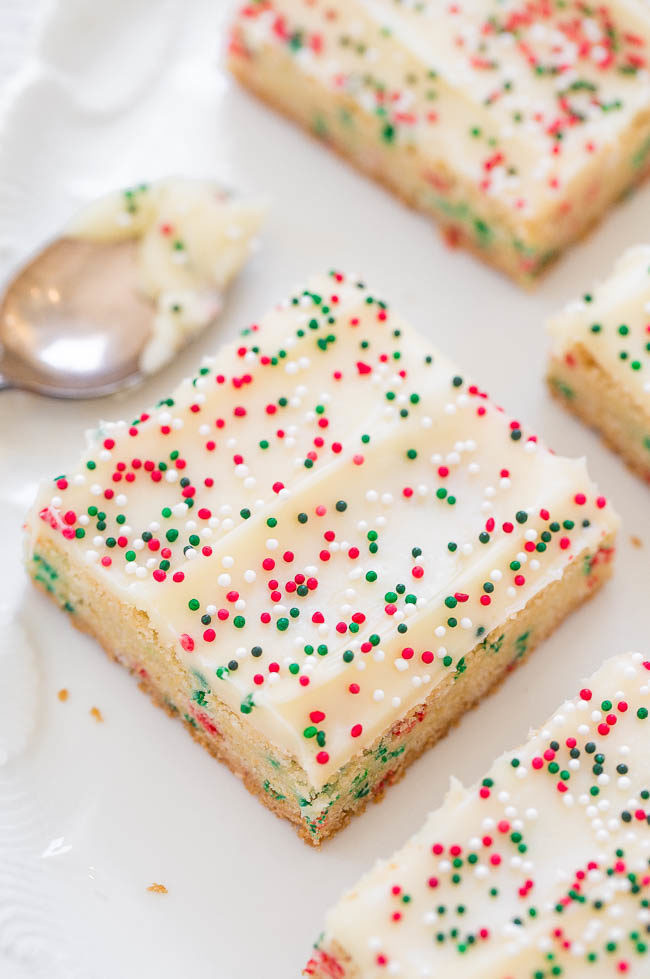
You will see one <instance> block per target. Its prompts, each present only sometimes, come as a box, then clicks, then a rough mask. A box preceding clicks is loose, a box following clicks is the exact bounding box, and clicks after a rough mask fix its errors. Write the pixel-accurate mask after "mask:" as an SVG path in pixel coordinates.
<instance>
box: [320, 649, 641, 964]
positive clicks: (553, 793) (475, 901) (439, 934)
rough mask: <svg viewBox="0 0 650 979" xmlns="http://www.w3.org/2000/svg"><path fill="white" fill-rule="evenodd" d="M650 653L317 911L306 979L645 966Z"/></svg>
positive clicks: (603, 680)
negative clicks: (320, 925)
mask: <svg viewBox="0 0 650 979" xmlns="http://www.w3.org/2000/svg"><path fill="white" fill-rule="evenodd" d="M649 709H650V661H648V660H646V659H644V657H643V656H642V655H641V654H633V653H628V654H624V655H620V656H615V657H613V658H612V659H609V660H607V661H606V662H605V663H604V664H603V666H602V667H601V668H600V669H599V670H598V671H597V673H595V675H594V676H593V677H591V679H590V680H588V681H586V683H585V685H584V686H583V687H582V689H581V690H580V691H579V693H577V694H576V696H575V697H573V698H572V699H570V700H566V701H565V702H564V703H563V704H561V705H560V707H559V708H558V709H557V711H556V712H555V714H554V715H553V716H552V717H550V718H549V720H548V721H547V723H546V725H545V726H544V727H542V728H541V729H539V730H538V731H537V732H535V733H534V734H532V735H531V736H530V737H529V738H528V740H527V741H526V743H525V744H524V745H523V746H522V747H520V748H517V749H516V750H515V751H508V752H506V753H505V754H503V755H501V757H500V758H498V759H497V760H496V761H495V763H494V764H493V766H492V768H491V769H490V770H489V772H488V773H487V775H486V777H485V778H484V779H482V781H481V782H480V783H479V784H478V785H474V786H473V787H472V788H470V789H466V788H464V787H463V786H462V785H461V784H460V783H459V782H458V781H456V780H453V779H452V782H451V786H450V789H449V792H448V794H447V796H446V798H445V800H444V802H443V804H442V806H441V807H440V808H439V809H438V810H436V811H435V812H433V813H431V814H430V816H429V817H428V819H427V821H426V823H425V825H424V826H423V827H422V829H421V830H420V831H419V832H418V833H416V834H415V836H413V837H412V838H411V839H410V840H409V842H408V843H406V845H405V846H404V847H402V849H401V850H399V851H398V852H397V853H396V854H395V855H394V856H393V857H391V858H390V859H388V860H382V861H379V862H378V863H377V864H376V865H375V867H374V868H373V869H372V870H371V871H370V872H369V873H368V874H367V875H366V876H365V877H363V878H362V879H361V880H360V881H359V883H358V884H357V885H356V887H354V888H353V889H352V890H350V891H348V893H347V894H345V896H344V897H343V898H342V899H341V900H340V902H339V903H338V905H337V906H336V907H335V908H333V909H332V910H331V911H330V913H329V915H328V917H327V926H326V930H325V934H324V937H323V938H322V939H321V940H320V942H319V946H318V947H317V949H316V951H315V954H314V956H313V957H312V959H311V960H310V962H309V963H308V965H307V966H306V968H305V970H304V975H306V976H311V977H313V979H379V977H382V979H383V977H385V976H403V977H408V979H419V977H425V976H430V977H434V976H445V979H454V977H457V976H458V977H463V979H465V977H468V976H477V977H478V976H480V977H481V979H504V977H509V979H546V977H552V976H565V977H566V979H583V977H585V979H587V977H589V979H592V977H593V979H603V977H612V979H614V977H615V976H620V975H622V974H623V975H629V976H635V977H639V979H641V977H643V976H647V975H648V971H649V961H650V960H649V956H648V951H649V948H650V945H649V944H648V933H649V932H650V910H649V909H650V825H649V824H650V801H649V800H650V756H649V755H648V748H647V746H648V725H649V724H650V720H649V718H648V714H649Z"/></svg>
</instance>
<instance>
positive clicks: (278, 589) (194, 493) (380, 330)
mask: <svg viewBox="0 0 650 979" xmlns="http://www.w3.org/2000/svg"><path fill="white" fill-rule="evenodd" d="M617 523H618V521H617V518H616V516H615V514H614V513H613V512H612V510H611V507H610V506H609V505H608V503H607V501H606V499H605V498H604V497H603V496H601V495H600V494H599V493H598V491H597V489H596V487H595V486H594V484H593V483H592V482H591V480H590V479H589V477H588V475H587V472H586V469H585V465H584V461H582V460H575V461H574V460H568V459H563V458H559V457H557V456H555V455H553V454H552V453H551V452H550V451H549V450H548V449H546V448H545V447H544V446H543V445H542V444H541V443H540V442H539V441H538V440H537V438H536V436H535V435H533V434H532V433H530V432H528V431H527V430H526V429H525V427H524V426H523V425H522V424H521V423H520V422H519V421H518V420H516V419H511V418H509V417H508V416H507V415H505V413H504V412H503V411H502V410H501V409H500V408H499V407H498V406H496V405H495V404H494V403H493V402H492V401H490V399H489V398H488V397H487V395H486V393H485V392H484V391H483V390H481V388H479V387H478V386H477V385H475V384H473V383H471V381H470V380H469V379H468V378H466V377H465V376H464V375H463V374H462V372H460V371H459V370H458V369H457V368H456V367H455V366H454V365H453V364H451V363H450V362H449V361H448V360H446V359H445V358H444V357H443V356H442V355H441V354H439V353H437V352H436V351H434V350H433V349H432V348H431V347H430V346H429V345H428V344H427V343H426V342H425V340H424V339H423V338H422V337H421V336H419V335H418V334H417V333H416V332H415V331H413V330H412V329H411V328H410V327H409V326H408V325H407V324H406V323H404V321H403V320H402V319H401V318H400V317H399V316H398V315H397V314H396V313H394V312H393V311H392V310H391V309H390V308H389V307H388V305H387V304H386V303H385V302H383V301H381V300H380V299H378V298H377V296H376V295H375V294H374V293H373V292H371V291H369V290H368V289H367V287H366V286H365V285H364V284H363V283H361V282H358V281H356V280H354V279H348V278H346V277H345V276H344V275H343V274H341V273H339V272H331V273H330V274H329V275H327V276H321V277H317V278H315V279H314V280H312V282H311V283H310V285H309V287H308V288H307V289H305V290H302V291H299V292H297V293H296V294H295V295H294V296H292V297H291V298H290V299H289V300H288V301H286V302H284V303H282V304H280V305H279V306H278V307H277V308H276V309H275V310H274V311H273V312H271V313H270V314H269V315H268V316H266V317H265V318H264V319H263V320H262V321H260V322H259V323H255V324H253V325H252V326H250V327H249V328H248V329H247V330H245V331H244V333H243V335H242V338H241V341H240V342H239V343H236V344H234V345H231V346H229V347H225V348H224V349H223V350H222V351H221V352H220V354H219V355H218V356H217V357H215V358H210V359H208V360H206V362H205V363H204V364H203V366H202V367H201V369H200V370H199V372H198V373H197V375H196V376H195V377H194V378H191V379H188V380H187V381H185V382H184V383H183V384H182V385H181V386H180V387H179V388H178V390H177V391H176V392H175V393H174V394H173V396H172V397H171V398H168V399H164V400H162V401H161V402H160V403H159V404H158V405H157V406H156V407H155V408H153V409H151V410H150V411H147V412H144V413H143V414H142V415H141V416H139V417H138V418H136V419H133V420H132V421H131V422H130V423H129V422H118V423H104V424H103V425H102V426H101V427H100V429H98V431H97V432H95V433H93V435H92V436H91V440H90V446H89V449H88V451H87V452H86V454H85V456H84V458H83V459H82V461H81V463H80V465H79V466H77V467H76V468H75V469H73V470H72V471H71V472H69V473H66V474H65V475H60V476H58V477H57V478H56V480H55V485H54V486H53V485H52V484H50V485H44V486H43V487H42V488H41V490H40V492H39V496H38V500H37V503H36V506H35V510H34V515H33V517H32V529H31V533H32V536H34V535H38V536H42V535H43V534H62V535H63V536H64V538H66V539H67V541H68V544H69V547H70V550H71V551H72V552H73V553H74V554H75V555H76V556H77V558H78V559H79V560H80V561H84V562H86V564H87V568H88V573H89V574H92V575H96V576H98V578H100V579H101V580H102V582H103V583H104V585H105V586H108V587H110V588H112V589H114V590H115V592H116V593H117V594H118V595H119V596H120V598H121V599H122V600H124V601H127V602H129V603H133V605H134V606H135V607H137V608H139V609H141V610H142V611H143V612H145V613H146V615H147V616H148V618H149V620H150V621H151V623H152V625H153V627H154V628H155V629H156V631H157V633H158V636H159V641H160V643H161V644H162V645H163V646H165V645H169V646H171V647H172V648H173V649H174V651H175V653H176V655H177V656H178V657H179V658H180V659H181V660H182V661H183V663H184V664H185V665H186V667H187V669H188V670H191V671H192V672H193V673H194V675H195V676H196V678H197V688H198V694H199V695H200V696H201V697H203V696H204V693H205V692H206V691H207V692H210V691H213V692H214V693H215V694H216V695H218V696H219V697H220V698H221V699H222V700H223V701H225V702H226V703H227V704H229V705H230V706H231V707H232V708H233V709H234V710H236V711H237V712H239V713H241V715H242V717H243V719H244V720H245V722H246V723H250V724H251V725H253V726H254V727H256V728H257V729H258V730H259V731H261V732H262V733H263V734H264V735H265V736H266V737H267V738H269V739H270V740H271V741H272V742H273V743H274V744H275V745H277V746H278V747H279V748H280V749H281V750H284V751H285V752H287V753H288V754H289V755H290V756H292V757H293V758H295V759H296V760H297V761H298V763H299V764H300V765H301V766H302V767H303V768H304V770H305V771H306V772H307V774H308V777H309V780H310V782H311V784H312V786H313V787H314V788H315V789H319V788H321V787H322V786H323V785H324V784H325V783H326V782H327V781H328V779H329V778H331V777H332V775H333V774H334V773H335V772H336V771H337V770H338V768H339V767H340V766H341V765H342V764H344V763H345V762H346V761H348V760H349V759H350V758H351V757H352V756H353V755H354V754H356V753H357V752H358V751H360V750H361V749H363V748H364V747H366V746H368V745H370V744H372V742H373V741H374V740H375V738H376V737H377V736H378V735H379V734H380V733H381V732H383V731H384V730H385V729H386V728H387V727H389V726H390V725H391V724H392V723H393V722H394V721H395V720H397V719H398V718H399V717H401V716H402V715H403V714H405V713H406V712H407V711H408V710H409V709H410V708H411V707H413V706H415V705H417V704H418V703H421V702H422V701H424V700H425V699H426V697H427V696H428V695H429V693H430V692H431V690H432V689H433V688H434V687H435V686H436V685H437V684H439V683H440V682H441V681H442V680H443V679H444V678H446V677H448V676H449V675H451V674H453V676H454V677H456V678H460V677H462V675H463V673H464V672H465V670H466V665H465V656H466V655H467V653H468V652H469V651H470V650H471V649H472V648H473V647H474V646H475V645H476V644H477V643H479V642H481V639H482V637H483V636H486V635H487V634H488V633H489V632H490V631H491V630H492V629H493V628H494V627H495V626H497V625H498V624H499V623H501V622H505V621H506V620H507V619H508V618H509V617H511V616H513V615H515V614H516V613H517V612H518V611H519V610H520V609H521V608H522V607H523V606H524V605H525V604H526V603H527V602H528V601H529V600H530V599H531V598H532V597H533V596H534V595H535V594H537V593H538V592H539V591H541V590H542V589H543V588H544V587H545V586H546V585H547V584H549V583H550V582H552V581H554V580H556V579H559V578H561V577H562V575H563V572H564V570H565V569H566V568H567V566H568V565H569V564H570V563H572V562H574V561H576V560H578V561H585V560H587V558H585V555H586V554H590V555H593V554H594V553H595V552H596V551H597V549H598V546H599V544H600V543H601V542H602V541H603V540H604V539H605V538H609V537H611V535H612V533H613V532H614V531H615V529H616V527H617ZM585 571H588V566H586V567H585ZM526 638H527V637H526V636H522V637H521V640H522V653H523V651H524V650H525V646H526ZM201 691H203V692H204V693H201Z"/></svg>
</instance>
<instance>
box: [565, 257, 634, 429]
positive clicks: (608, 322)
mask: <svg viewBox="0 0 650 979" xmlns="http://www.w3.org/2000/svg"><path fill="white" fill-rule="evenodd" d="M549 329H550V331H551V336H552V351H551V352H552V354H553V356H555V357H558V358H564V357H570V356H571V350H572V348H575V347H576V346H579V347H581V348H583V349H584V350H586V351H587V352H588V353H589V355H590V356H591V357H592V358H593V360H594V361H596V363H597V364H598V365H599V366H600V368H601V369H602V370H603V371H604V372H605V373H606V374H607V375H608V376H610V377H612V378H613V379H614V380H615V381H616V383H617V384H620V385H621V386H622V387H623V388H624V389H625V391H626V392H627V393H628V394H629V396H630V398H631V399H632V400H633V402H634V403H635V404H636V405H637V406H638V407H639V408H640V409H641V410H642V411H643V412H645V413H646V414H647V415H649V416H650V245H636V246H635V247H633V248H628V249H627V251H626V252H624V253H623V255H622V256H621V257H620V258H619V260H618V261H617V262H616V264H615V266H614V269H613V271H612V274H611V275H610V276H609V277H608V278H606V279H605V280H604V281H603V282H600V283H598V284H597V285H596V286H595V287H594V288H593V289H592V290H591V291H590V292H589V293H586V294H585V295H584V296H583V297H582V298H581V299H578V300H575V301H573V302H571V303H569V304H568V305H567V306H566V307H565V309H564V310H563V311H562V312H561V313H560V314H559V315H558V316H556V317H554V318H553V319H552V320H551V321H550V323H549Z"/></svg>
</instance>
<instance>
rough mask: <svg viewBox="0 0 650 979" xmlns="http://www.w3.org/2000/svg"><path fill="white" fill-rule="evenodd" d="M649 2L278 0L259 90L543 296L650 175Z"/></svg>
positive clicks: (251, 41)
mask: <svg viewBox="0 0 650 979" xmlns="http://www.w3.org/2000/svg"><path fill="white" fill-rule="evenodd" d="M649 53H650V8H649V7H648V4H647V3H645V2H643V0H613V2H609V3H607V4H600V3H599V4H588V3H585V2H584V0H561V2H560V0H535V2H531V3H524V2H522V0H460V2H458V3H456V2H449V0H422V2H413V0H403V2H402V0H400V2H396V0H262V2H257V3H250V2H249V3H247V4H245V5H244V6H242V7H241V9H240V11H239V14H238V16H237V17H236V19H235V22H234V26H233V31H232V39H231V43H230V54H229V64H230V68H231V70H232V72H233V73H234V74H235V75H236V76H237V78H238V79H240V80H241V81H242V82H243V84H244V85H246V86H248V87H249V88H250V89H252V90H253V91H254V92H255V93H256V94H257V95H259V96H260V97H261V98H263V99H264V100H266V101H267V102H268V103H270V104H271V105H273V106H275V107H276V108H278V109H279V110H281V111H282V112H284V113H286V114H287V115H289V116H291V117H292V118H294V119H296V120H297V121H298V122H300V123H302V125H303V126H305V127H306V128H307V129H309V130H311V132H312V133H314V134H315V135H316V136H317V137H319V138H320V139H321V140H322V141H323V142H324V143H326V144H328V145H329V146H331V147H332V148H334V149H336V150H337V151H338V152H339V153H341V154H342V155H343V156H345V157H347V158H348V159H349V160H351V161H352V162H353V163H354V164H355V165H356V166H357V167H359V169H361V170H362V171H364V172H366V173H368V174H370V175H372V176H374V177H376V178H377V179H378V180H379V181H381V182H382V183H383V184H385V185H386V186H387V187H388V188H390V189H391V190H393V191H395V192H396V193H397V194H398V195H399V196H400V197H401V198H403V199H404V200H405V201H407V202H408V203H409V204H411V205H413V206H414V207H416V208H418V209H420V210H422V211H424V212H425V213H427V214H430V215H431V216H433V217H434V218H436V220H437V221H438V222H439V223H440V225H441V227H442V229H443V231H444V233H445V235H446V236H447V238H448V240H449V241H450V243H452V244H460V245H463V246H465V247H467V248H469V249H471V250H472V251H473V252H475V253H476V254H477V255H479V256H480V257H481V258H483V259H485V260H486V261H487V262H490V263H491V264H492V265H495V266H497V267H498V268H500V269H502V270H504V271H505V272H507V273H509V274H510V275H511V276H513V277H514V278H515V279H517V280H519V281H520V282H522V283H530V282H532V281H533V279H534V278H535V277H536V276H537V275H539V273H540V272H541V271H542V270H543V269H544V268H545V267H546V266H547V265H548V264H549V262H550V261H551V260H552V259H554V258H555V257H556V256H557V255H558V253H559V252H561V251H562V250H563V249H564V248H565V247H566V246H567V245H568V244H569V243H570V242H572V241H574V240H575V239H576V238H578V237H579V236H580V235H582V234H583V233H584V232H585V231H586V230H587V229H588V228H589V227H590V226H591V225H592V224H594V223H595V222H596V221H597V220H598V219H599V218H600V217H601V216H602V215H603V213H604V212H605V210H606V209H607V208H608V207H609V205H610V204H611V203H612V202H613V201H615V200H617V198H619V197H620V196H621V195H622V194H623V193H624V192H625V191H626V190H628V189H629V188H630V187H632V186H633V185H635V184H636V183H637V182H638V181H640V180H641V179H642V178H643V177H644V176H645V175H646V174H647V173H648V170H649V169H650V79H649V76H648V70H647V69H648V58H649Z"/></svg>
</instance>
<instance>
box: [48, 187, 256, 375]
mask: <svg viewBox="0 0 650 979" xmlns="http://www.w3.org/2000/svg"><path fill="white" fill-rule="evenodd" d="M264 211H265V207H264V206H263V205H262V204H261V203H260V202H255V201H246V200H243V199H239V198H237V197H234V196H232V195H231V194H229V193H227V192H226V191H224V190H223V188H221V187H220V186H219V185H218V184H216V183H215V182H214V181H209V180H198V179H197V180H194V179H188V178H183V177H169V178H167V179H165V180H160V181H157V182H155V183H152V184H141V185H139V186H137V187H131V188H128V189H127V190H124V191H118V192H115V193H111V194H108V195H106V196H105V197H102V198H100V199H99V200H97V201H95V202H93V203H92V204H89V205H88V206H87V207H85V208H84V209H83V210H82V211H81V212H80V213H79V214H78V215H77V216H76V218H75V219H74V220H73V221H72V222H71V224H70V225H69V227H68V229H67V233H68V234H69V235H70V236H71V237H74V238H83V239H86V240H88V241H96V242H106V243H109V242H119V241H126V240H128V239H136V240H137V242H138V248H137V262H138V284H139V288H140V289H141V291H142V293H143V295H145V296H146V297H147V298H148V299H150V300H151V302H152V303H153V306H154V310H153V312H152V335H151V339H150V340H149V341H148V343H147V344H146V346H145V348H144V350H143V351H142V355H141V358H140V368H141V370H142V371H143V372H144V373H147V374H149V373H152V372H154V371H156V370H158V369H159V368H160V367H162V366H163V365H164V364H165V363H167V361H169V360H171V358H172V357H173V356H174V354H175V353H176V352H177V351H178V350H179V349H180V348H181V347H182V346H184V344H185V343H187V342H188V340H190V339H191V338H192V337H193V336H194V335H195V334H197V333H198V332H200V331H201V330H202V329H204V328H205V327H206V326H207V325H208V324H209V323H211V322H212V321H213V320H214V319H215V317H216V316H217V315H218V314H219V312H220V310H221V306H222V302H223V294H224V292H225V290H226V288H227V286H228V285H229V283H230V282H231V280H232V279H233V278H234V277H235V276H236V275H237V273H238V272H239V271H240V269H241V267H242V266H243V264H244V262H245V261H246V259H247V258H248V255H249V254H250V251H251V247H252V246H253V245H254V243H255V241H256V235H257V232H258V230H259V228H260V225H261V223H262V220H263V216H264Z"/></svg>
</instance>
